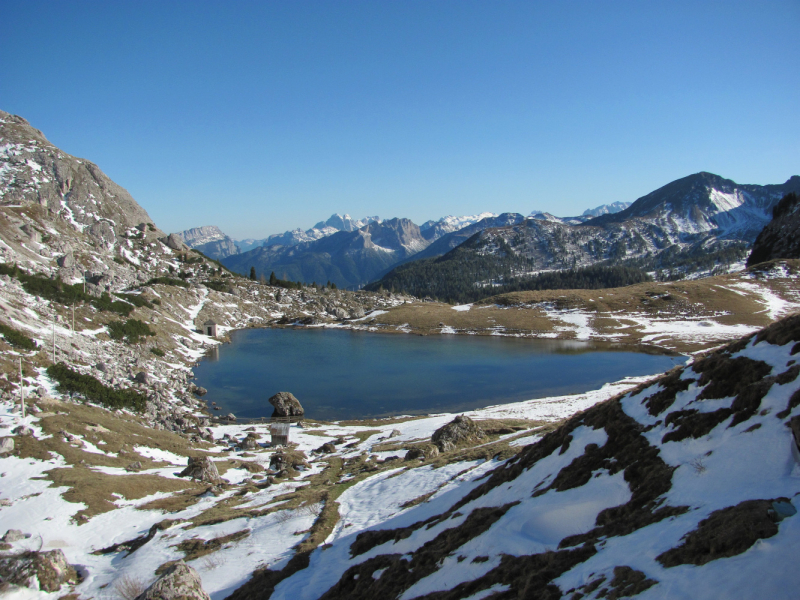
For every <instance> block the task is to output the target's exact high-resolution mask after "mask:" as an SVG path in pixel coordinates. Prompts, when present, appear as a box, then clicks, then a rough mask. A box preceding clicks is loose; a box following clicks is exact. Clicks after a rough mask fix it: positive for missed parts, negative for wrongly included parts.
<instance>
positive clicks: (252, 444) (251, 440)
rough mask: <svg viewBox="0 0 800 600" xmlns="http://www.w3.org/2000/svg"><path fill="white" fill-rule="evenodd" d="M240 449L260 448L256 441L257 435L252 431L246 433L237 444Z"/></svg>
mask: <svg viewBox="0 0 800 600" xmlns="http://www.w3.org/2000/svg"><path fill="white" fill-rule="evenodd" d="M239 446H240V447H241V448H242V450H260V449H261V446H260V445H259V443H258V436H257V435H256V434H254V433H248V434H247V437H246V438H244V439H243V440H242V442H241V443H240V444H239Z"/></svg>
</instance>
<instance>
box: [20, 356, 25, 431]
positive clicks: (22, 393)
mask: <svg viewBox="0 0 800 600" xmlns="http://www.w3.org/2000/svg"><path fill="white" fill-rule="evenodd" d="M23 384H24V382H23V380H22V359H21V358H20V359H19V406H20V412H21V414H22V418H23V419H24V418H25V389H24V388H23Z"/></svg>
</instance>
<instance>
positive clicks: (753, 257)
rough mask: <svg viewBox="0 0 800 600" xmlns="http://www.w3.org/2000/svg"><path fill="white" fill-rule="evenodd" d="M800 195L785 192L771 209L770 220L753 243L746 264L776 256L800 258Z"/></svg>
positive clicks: (771, 258)
mask: <svg viewBox="0 0 800 600" xmlns="http://www.w3.org/2000/svg"><path fill="white" fill-rule="evenodd" d="M798 209H800V196H798V195H797V194H795V193H792V194H786V196H784V197H783V199H782V200H781V201H780V202H779V203H778V205H777V206H776V207H775V208H774V209H773V210H772V221H770V222H769V223H768V224H767V226H766V227H764V229H763V230H761V233H759V234H758V237H757V238H756V241H755V242H754V243H753V250H752V251H751V252H750V256H749V257H748V259H747V266H748V267H750V266H752V265H756V264H758V263H762V262H766V261H768V260H773V259H776V258H800V236H798V233H800V210H798Z"/></svg>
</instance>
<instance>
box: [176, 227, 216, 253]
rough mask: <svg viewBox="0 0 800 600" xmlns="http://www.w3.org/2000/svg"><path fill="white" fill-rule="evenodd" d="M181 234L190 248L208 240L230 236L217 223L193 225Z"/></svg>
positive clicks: (214, 240) (212, 240)
mask: <svg viewBox="0 0 800 600" xmlns="http://www.w3.org/2000/svg"><path fill="white" fill-rule="evenodd" d="M179 235H180V236H181V237H182V238H183V241H184V242H186V245H187V246H189V247H190V248H194V247H195V246H199V245H201V244H207V243H208V242H217V241H219V240H224V239H225V238H226V237H228V236H227V235H225V234H224V233H223V232H222V230H221V229H220V228H219V227H217V226H216V225H204V226H203V227H193V228H192V229H186V230H185V231H181V232H180V234H179Z"/></svg>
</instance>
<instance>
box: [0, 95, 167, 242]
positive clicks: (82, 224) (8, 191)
mask: <svg viewBox="0 0 800 600" xmlns="http://www.w3.org/2000/svg"><path fill="white" fill-rule="evenodd" d="M0 138H2V139H3V144H4V146H3V149H2V152H0V189H3V190H4V193H3V194H2V196H0V203H1V204H5V205H10V204H36V205H39V206H41V207H43V208H45V209H46V210H47V211H49V212H50V213H51V214H53V215H57V216H59V217H61V218H63V219H64V220H66V221H68V222H70V223H73V225H74V227H75V228H76V229H78V230H79V231H82V232H83V233H87V234H89V235H90V236H91V237H93V238H95V239H96V240H97V241H99V242H101V244H109V243H112V242H113V241H115V240H116V239H118V236H121V235H122V234H123V233H124V232H125V231H126V229H128V228H133V227H135V226H136V225H138V224H139V223H152V219H151V218H150V217H149V215H148V214H147V212H146V211H145V210H144V209H143V208H142V207H141V206H139V204H137V203H136V201H135V200H134V199H133V198H132V197H131V195H130V194H129V193H128V192H127V191H126V190H124V189H123V188H121V187H120V186H119V185H117V184H116V183H114V182H113V181H111V180H110V179H109V178H108V177H107V176H106V175H105V173H103V172H102V171H101V170H100V169H99V168H98V167H97V165H95V164H93V163H91V162H89V161H87V160H84V159H77V158H76V157H74V156H70V155H69V154H67V153H66V152H63V151H62V150H60V149H58V148H56V147H55V146H53V144H51V143H50V142H49V141H48V140H47V138H45V137H44V134H42V132H41V131H39V130H38V129H35V128H33V127H32V126H31V125H30V123H28V122H27V121H26V120H25V119H23V118H22V117H19V116H17V115H10V114H8V113H6V112H3V111H0ZM12 183H13V185H12Z"/></svg>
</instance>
